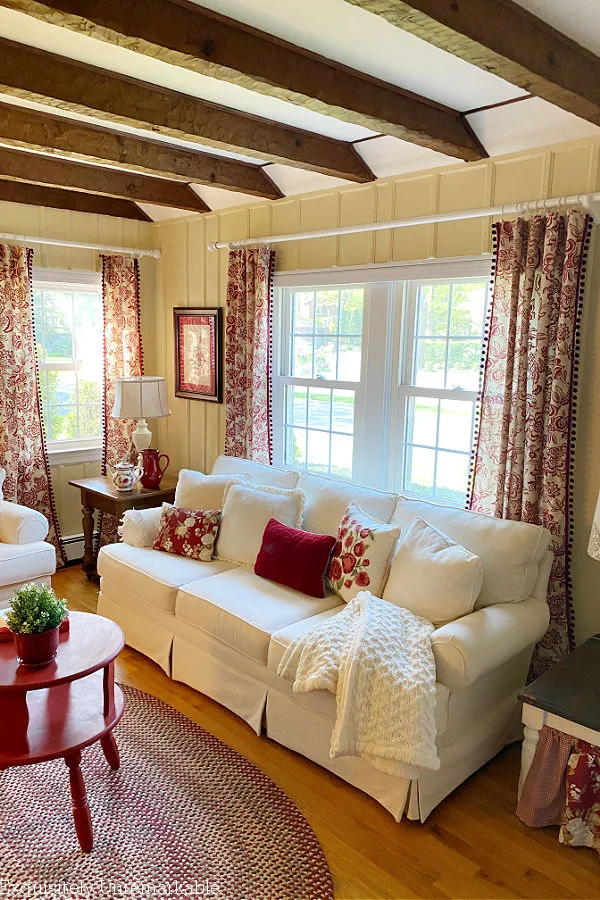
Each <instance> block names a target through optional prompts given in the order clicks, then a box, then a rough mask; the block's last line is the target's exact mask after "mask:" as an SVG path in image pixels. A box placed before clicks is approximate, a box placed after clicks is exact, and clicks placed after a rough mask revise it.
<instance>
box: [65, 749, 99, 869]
mask: <svg viewBox="0 0 600 900" xmlns="http://www.w3.org/2000/svg"><path fill="white" fill-rule="evenodd" d="M65 763H66V765H67V767H68V769H69V781H70V783H71V803H72V805H73V821H74V822H75V831H76V833H77V840H78V841H79V846H80V847H81V849H82V850H83V852H84V853H89V852H90V850H91V849H92V845H93V843H94V835H93V833H92V818H91V816H90V808H89V806H88V801H87V794H86V792H85V784H84V781H83V775H82V774H81V751H80V750H77V751H75V753H69V754H68V756H65Z"/></svg>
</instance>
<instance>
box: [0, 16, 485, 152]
mask: <svg viewBox="0 0 600 900" xmlns="http://www.w3.org/2000/svg"><path fill="white" fill-rule="evenodd" d="M1 5H2V6H6V7H9V8H10V9H16V10H19V11H20V12H24V13H27V14H29V15H31V16H35V17H36V18H39V19H42V20H44V21H46V22H51V23H53V24H55V25H60V26H62V27H64V28H69V29H71V30H72V31H76V32H79V33H83V34H86V35H91V36H92V37H94V38H97V39H99V40H103V41H107V42H108V43H111V44H115V45H116V46H119V47H126V48H128V49H130V50H134V51H136V52H138V53H143V54H145V55H147V56H151V57H154V58H157V59H160V60H162V61H164V62H167V63H171V64H173V65H176V66H181V67H184V68H186V69H190V70H191V71H194V72H199V73H200V74H202V75H208V76H210V77H211V78H219V79H221V80H224V81H228V82H230V83H231V84H236V85H239V86H241V87H244V88H247V89H248V90H251V91H255V92H258V93H261V94H265V95H267V96H269V97H277V98H278V99H280V100H285V101H287V102H291V103H295V104H297V105H299V106H302V107H304V108H306V109H310V110H312V111H314V112H318V113H322V114H324V115H327V116H333V117H335V118H337V119H341V120H343V121H345V122H352V123H353V124H355V125H361V126H363V127H365V128H369V129H371V130H372V131H375V132H379V133H383V134H390V135H393V136H394V137H398V138H402V139H403V140H406V141H411V142H413V143H415V144H419V145H421V146H423V147H428V148H430V149H432V150H437V151H439V152H441V153H447V154H449V155H450V156H456V157H459V158H460V159H465V160H473V159H481V158H482V156H485V155H486V153H485V150H483V148H482V146H481V145H480V144H479V142H478V141H477V139H476V138H475V137H474V135H473V134H472V132H471V131H470V129H469V128H468V126H467V125H466V123H465V121H464V119H463V118H462V117H461V114H460V113H459V112H457V111H456V110H453V109H449V108H448V107H445V106H442V105H441V104H438V103H435V102H433V101H432V100H429V99H427V98H424V97H421V96H419V95H418V94H414V93H412V92H410V91H406V90H403V89H402V88H399V87H397V86H396V85H392V84H388V83H386V82H384V81H381V80H379V79H377V78H374V77H372V76H369V75H366V74H365V73H363V72H358V71H356V70H353V69H351V68H349V67H347V66H344V65H342V64H341V63H337V62H334V61H333V60H330V59H325V58H324V57H322V56H318V55H317V54H315V53H311V52H310V51H308V50H305V49H303V48H301V47H297V46H295V45H293V44H290V43H288V42H286V41H283V40H281V39H278V38H275V37H273V36H272V35H270V34H267V33H265V32H262V31H259V30H257V29H255V28H251V27H250V26H248V25H244V24H241V23H240V22H237V21H235V20H233V19H229V18H225V17H224V16H221V15H219V14H217V13H215V12H213V11H210V10H207V9H204V8H202V7H201V6H198V5H197V4H195V3H191V2H188V0H146V2H144V3H140V2H135V0H119V2H118V3H114V2H110V0H55V2H52V0H43V2H39V0H2V3H1Z"/></svg>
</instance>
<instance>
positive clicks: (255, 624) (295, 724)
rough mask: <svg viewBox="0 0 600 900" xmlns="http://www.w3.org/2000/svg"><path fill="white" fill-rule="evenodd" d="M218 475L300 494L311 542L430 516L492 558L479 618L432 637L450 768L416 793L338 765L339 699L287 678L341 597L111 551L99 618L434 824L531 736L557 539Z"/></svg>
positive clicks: (301, 484)
mask: <svg viewBox="0 0 600 900" xmlns="http://www.w3.org/2000/svg"><path fill="white" fill-rule="evenodd" d="M213 473H216V474H231V475H232V476H238V475H241V474H247V475H250V476H252V478H253V480H254V482H255V483H256V484H270V485H272V486H283V487H294V486H297V487H298V488H301V489H303V490H304V491H305V492H306V495H307V502H306V506H305V509H304V518H303V528H304V529H305V530H306V531H312V532H316V533H327V534H336V533H337V528H338V525H339V523H340V520H341V517H342V515H343V513H344V510H345V508H346V506H347V504H348V502H350V501H354V502H356V503H358V504H359V506H360V507H361V508H362V509H363V510H364V511H365V512H366V513H368V514H369V515H371V516H373V517H374V518H376V519H378V520H379V521H381V522H385V523H389V522H392V523H397V524H399V525H400V526H401V528H402V530H403V532H404V531H406V530H407V529H408V527H409V526H410V524H411V523H412V521H413V520H414V518H415V516H421V517H422V518H424V519H425V520H426V521H428V522H430V523H431V524H432V525H434V526H435V527H437V528H439V529H440V530H441V531H443V532H444V533H445V534H447V535H448V536H449V537H450V538H452V539H453V540H455V541H456V542H457V543H460V544H462V545H463V546H465V547H466V548H468V549H469V550H470V551H472V552H473V553H475V554H477V555H478V556H479V557H480V558H481V561H482V565H483V587H482V590H481V594H480V597H479V600H478V602H477V606H478V607H480V608H476V609H475V611H473V612H472V613H470V614H469V615H465V616H463V617H462V618H460V619H458V620H455V621H453V622H450V623H448V624H446V625H443V626H442V627H440V628H437V629H436V630H435V631H434V633H433V638H432V641H433V648H434V655H435V659H436V666H437V712H436V721H437V747H438V753H439V757H440V760H441V767H440V769H439V771H429V770H422V772H421V774H420V775H419V777H418V778H416V779H414V780H407V779H402V778H395V777H392V776H390V775H386V774H384V773H382V772H379V771H377V770H376V769H374V768H373V767H371V766H370V765H369V764H368V763H366V762H365V761H364V760H362V759H359V758H354V757H345V758H339V759H334V760H332V759H330V757H329V744H330V737H331V731H332V727H333V723H334V719H335V698H334V697H333V695H331V694H329V693H326V692H324V691H318V692H313V693H309V694H294V693H292V690H291V687H290V685H289V684H288V683H286V682H284V681H283V680H282V679H281V678H279V677H278V676H277V674H276V673H277V667H278V664H279V661H280V660H281V657H282V655H283V653H284V651H285V649H286V647H287V646H288V645H289V643H290V642H291V641H292V640H293V639H294V638H296V637H297V636H299V635H301V634H303V633H305V632H306V631H307V630H309V629H311V628H313V627H314V626H315V625H316V624H317V623H319V622H321V621H322V620H323V619H325V618H327V617H329V616H334V615H336V614H337V613H338V612H339V611H340V610H341V609H343V603H342V602H341V600H340V598H339V597H338V596H337V595H335V594H332V593H328V594H327V596H326V597H325V598H324V599H316V598H314V597H309V596H306V595H304V594H301V593H299V592H298V591H295V590H291V589H290V588H287V587H283V586H281V585H279V584H276V583H274V582H271V581H267V580H265V579H263V578H260V577H259V576H257V575H255V574H254V571H253V570H252V569H251V568H248V567H245V566H236V565H234V564H232V563H229V562H224V561H222V560H218V559H216V560H213V561H212V562H208V563H204V562H199V561H195V560H192V559H188V558H184V557H180V556H176V555H173V554H169V553H164V552H162V551H158V550H153V549H150V548H147V547H134V546H130V545H128V544H124V543H120V544H113V545H110V546H106V547H104V548H103V549H102V551H101V552H100V555H99V559H98V571H99V573H100V576H101V580H100V596H99V603H98V612H99V613H100V614H102V615H104V616H107V617H108V618H111V619H113V620H114V621H116V622H118V623H119V624H120V625H121V627H122V628H123V631H124V632H125V637H126V641H127V643H128V644H129V645H130V646H132V647H134V648H136V649H137V650H139V651H141V652H142V653H144V654H145V655H146V656H148V657H150V658H151V659H153V660H154V661H155V662H157V663H158V664H159V665H160V666H161V667H162V668H163V669H164V671H165V672H166V673H167V674H168V675H170V676H171V677H172V678H174V679H176V680H177V681H181V682H184V683H185V684H187V685H190V686H191V687H193V688H195V689H196V690H198V691H201V692H202V693H204V694H206V695H207V696H209V697H211V698H213V699H214V700H216V701H217V702H219V703H221V704H222V705H223V706H225V707H227V708H228V709H230V710H232V711H233V712H234V713H236V714H237V715H238V716H241V717H242V718H243V719H244V720H245V721H246V722H248V723H249V724H250V725H251V727H252V728H253V729H254V730H255V731H256V732H257V733H260V732H261V730H262V729H263V728H264V729H265V730H266V733H267V735H268V736H269V737H270V738H272V739H273V740H275V741H277V742H279V743H280V744H283V745H284V746H286V747H289V748H291V749H292V750H295V751H296V752H298V753H301V754H302V755H304V756H305V757H308V758H309V759H311V760H313V761H314V762H317V763H319V764H320V765H321V766H324V767H325V768H327V769H329V770H330V771H332V772H334V773H336V774H337V775H339V776H340V777H341V778H343V779H345V780H346V781H348V782H349V783H350V784H353V785H355V786H356V787H357V788H360V789H361V790H363V791H365V792H366V793H367V794H369V795H370V796H372V797H374V798H375V799H376V800H377V801H378V802H379V803H381V804H382V805H383V806H384V807H385V808H386V809H388V810H389V811H390V812H391V814H392V815H393V816H394V817H395V818H396V819H397V820H400V818H401V817H402V815H404V814H406V815H407V816H408V817H409V818H411V819H421V820H422V821H424V820H425V818H426V817H427V815H428V814H429V813H430V812H431V810H432V809H433V808H434V807H435V806H436V805H437V804H438V803H440V801H441V800H443V798H444V797H446V796H447V795H448V794H449V793H450V792H451V791H452V790H454V788H456V787H457V786H458V785H459V784H460V783H461V782H462V781H464V780H465V779H466V778H468V777H469V775H471V774H472V773H473V772H475V771H476V770H477V769H478V768H479V767H480V766H482V765H483V764H484V763H485V762H487V761H488V760H489V759H490V758H491V757H493V756H494V755H495V754H496V753H497V752H498V751H499V750H501V749H502V748H503V747H504V746H506V745H507V744H509V743H510V742H512V741H514V740H516V739H518V738H519V737H520V733H521V732H520V715H519V712H520V710H519V703H518V701H517V694H518V693H519V691H520V690H521V689H522V687H523V685H524V684H525V679H526V676H527V671H528V667H529V663H530V659H531V653H532V649H533V647H534V645H535V644H536V642H537V641H538V640H539V639H540V638H541V636H542V635H543V634H544V632H545V630H546V628H547V625H548V618H549V615H548V607H547V603H546V590H547V583H548V577H549V572H550V565H551V556H550V553H549V551H548V544H549V535H548V532H546V531H545V530H544V529H542V528H537V527H535V526H531V525H526V524H524V523H521V522H508V521H504V520H499V519H490V518H487V517H484V516H479V515H475V514H474V513H471V512H467V511H464V510H458V509H452V508H449V507H444V506H439V505H437V504H434V503H429V502H426V501H418V500H413V499H409V498H406V497H403V496H400V495H397V494H392V493H383V492H379V491H375V490H371V489H369V488H364V487H359V486H357V485H353V484H349V483H345V482H338V481H333V480H330V479H326V478H322V477H319V476H316V475H312V474H308V473H300V474H298V473H295V472H290V471H289V470H282V469H277V468H275V467H266V466H259V465H258V464H256V463H253V462H248V461H246V460H240V459H235V458H231V457H219V459H218V460H217V461H216V463H215V465H214V467H213ZM296 482H297V484H296Z"/></svg>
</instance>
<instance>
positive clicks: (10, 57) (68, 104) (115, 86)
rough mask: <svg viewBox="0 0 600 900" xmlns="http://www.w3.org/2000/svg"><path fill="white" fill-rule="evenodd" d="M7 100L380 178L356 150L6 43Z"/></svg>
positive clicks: (3, 78)
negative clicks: (17, 99)
mask: <svg viewBox="0 0 600 900" xmlns="http://www.w3.org/2000/svg"><path fill="white" fill-rule="evenodd" d="M0 85H1V86H2V87H1V90H2V91H3V92H4V93H7V94H10V95H12V96H15V97H24V98H26V99H29V100H38V101H41V102H46V103H49V104H50V105H52V106H56V107H58V108H63V109H69V110H72V111H73V112H76V113H80V114H84V115H90V114H92V115H95V116H97V117H98V118H101V119H103V120H107V121H109V122H110V121H113V122H114V121H117V122H122V123H124V124H126V125H131V126H133V127H135V128H145V129H149V130H151V131H157V132H160V133H161V134H165V135H170V136H171V137H175V138H180V139H184V140H188V141H195V142H197V143H202V144H204V145H209V146H214V147H220V148H222V149H224V150H229V151H231V152H240V150H241V151H242V152H244V153H246V154H248V155H250V156H257V157H259V158H260V159H263V160H264V159H268V160H271V161H273V162H281V163H286V164H288V165H293V166H300V167H301V168H304V169H311V170H313V171H317V172H323V173H325V174H326V175H333V176H335V177H337V178H346V179H348V180H349V181H358V182H366V181H371V180H372V179H373V177H374V176H373V173H372V172H371V171H370V170H369V169H368V168H367V166H366V165H365V163H364V162H363V161H362V160H361V158H360V157H359V155H358V153H356V151H355V150H354V148H353V146H352V145H351V144H348V143H346V142H345V141H338V140H334V139H333V138H329V137H324V136H323V135H319V134H314V133H312V132H307V131H302V130H300V129H297V128H291V127H289V126H286V125H282V124H280V123H276V122H271V121H269V120H268V119H259V118H256V117H253V116H249V115H245V114H244V113H240V112H237V111H235V110H231V109H226V108H224V107H220V106H216V105H214V104H211V103H207V102H206V101H204V100H198V99H196V98H194V97H189V96H186V95H184V94H179V93H176V92H175V91H169V90H167V89H166V88H160V87H155V86H152V85H149V84H145V83H143V82H139V81H135V80H134V79H132V78H128V77H126V76H124V75H114V74H112V73H108V72H106V71H105V70H103V69H97V68H95V67H93V66H86V65H84V64H83V63H78V62H73V61H71V60H67V59H66V58H65V57H62V56H58V55H56V54H53V53H45V52H44V51H42V50H36V49H33V48H32V47H27V46H25V45H23V44H16V43H14V42H12V41H5V40H0Z"/></svg>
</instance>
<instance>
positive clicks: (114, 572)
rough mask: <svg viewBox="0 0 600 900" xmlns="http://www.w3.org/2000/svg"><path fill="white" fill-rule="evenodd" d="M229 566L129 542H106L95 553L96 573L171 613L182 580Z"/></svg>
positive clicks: (218, 561)
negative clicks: (133, 544) (96, 554)
mask: <svg viewBox="0 0 600 900" xmlns="http://www.w3.org/2000/svg"><path fill="white" fill-rule="evenodd" d="M231 568H233V566H232V565H231V563H227V562H222V561H221V560H213V561H212V562H199V560H196V559H188V558H186V557H184V556H175V555H174V554H172V553H164V552H163V551H162V550H152V549H151V548H150V547H131V546H130V545H129V544H108V545H107V546H106V547H103V548H102V550H101V551H100V553H99V554H98V574H99V575H100V576H101V577H102V578H107V579H108V580H109V581H112V582H113V584H119V585H122V586H123V587H124V588H125V589H126V590H128V591H130V592H131V593H132V594H136V596H138V597H141V599H142V600H144V601H145V602H146V603H149V604H151V605H152V606H155V607H156V608H157V609H162V610H164V611H165V612H169V613H171V614H173V613H174V612H175V597H176V596H177V591H178V590H179V588H180V587H181V585H182V584H186V583H188V582H191V581H194V582H197V581H198V580H199V579H200V578H210V577H211V576H212V575H215V574H218V573H221V572H225V571H226V570H227V569H231Z"/></svg>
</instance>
